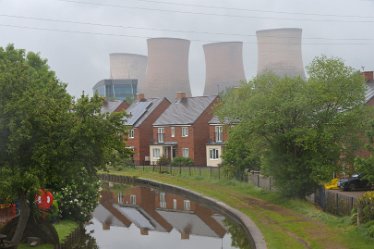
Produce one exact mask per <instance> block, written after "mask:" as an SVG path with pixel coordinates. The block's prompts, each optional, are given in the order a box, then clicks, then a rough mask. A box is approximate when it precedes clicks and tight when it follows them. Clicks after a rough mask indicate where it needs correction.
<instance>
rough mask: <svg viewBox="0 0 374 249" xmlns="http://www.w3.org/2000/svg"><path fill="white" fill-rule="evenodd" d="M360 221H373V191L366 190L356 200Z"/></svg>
mask: <svg viewBox="0 0 374 249" xmlns="http://www.w3.org/2000/svg"><path fill="white" fill-rule="evenodd" d="M357 210H358V216H359V220H360V223H367V222H369V221H374V191H371V192H366V193H365V194H363V195H362V196H361V197H360V198H359V199H358V202H357Z"/></svg>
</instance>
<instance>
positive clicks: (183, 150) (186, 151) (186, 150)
mask: <svg viewBox="0 0 374 249" xmlns="http://www.w3.org/2000/svg"><path fill="white" fill-rule="evenodd" d="M182 156H183V157H186V158H187V157H190V150H189V149H188V148H183V149H182Z"/></svg>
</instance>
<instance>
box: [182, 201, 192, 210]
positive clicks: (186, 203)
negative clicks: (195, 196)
mask: <svg viewBox="0 0 374 249" xmlns="http://www.w3.org/2000/svg"><path fill="white" fill-rule="evenodd" d="M183 207H184V210H187V211H188V210H191V202H190V201H189V200H184V201H183Z"/></svg>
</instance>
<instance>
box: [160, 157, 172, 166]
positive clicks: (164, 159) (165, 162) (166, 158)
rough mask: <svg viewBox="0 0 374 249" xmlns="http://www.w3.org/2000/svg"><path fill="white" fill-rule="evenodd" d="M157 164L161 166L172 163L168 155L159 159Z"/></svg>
mask: <svg viewBox="0 0 374 249" xmlns="http://www.w3.org/2000/svg"><path fill="white" fill-rule="evenodd" d="M157 165H159V166H167V165H170V159H169V158H168V157H166V156H162V157H160V158H159V159H158V161H157Z"/></svg>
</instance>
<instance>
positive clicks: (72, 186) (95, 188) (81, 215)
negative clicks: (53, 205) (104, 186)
mask: <svg viewBox="0 0 374 249" xmlns="http://www.w3.org/2000/svg"><path fill="white" fill-rule="evenodd" d="M65 186H66V187H63V188H62V189H60V190H59V192H58V194H57V196H56V199H57V200H59V204H60V214H61V216H62V217H63V218H64V219H71V220H77V221H88V220H89V219H90V218H91V213H92V212H93V210H94V209H95V207H96V205H97V203H98V200H99V195H100V181H99V180H98V178H97V177H95V176H88V174H87V171H86V170H85V169H82V171H81V172H80V174H79V175H77V176H76V177H75V178H73V179H71V180H70V182H69V184H66V185H65Z"/></svg>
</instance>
